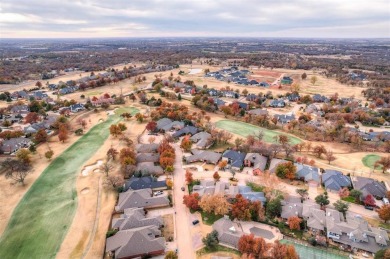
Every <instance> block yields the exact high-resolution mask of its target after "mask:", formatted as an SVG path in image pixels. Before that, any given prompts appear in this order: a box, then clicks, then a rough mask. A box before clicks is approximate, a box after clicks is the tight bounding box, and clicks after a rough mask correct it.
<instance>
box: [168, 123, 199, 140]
mask: <svg viewBox="0 0 390 259" xmlns="http://www.w3.org/2000/svg"><path fill="white" fill-rule="evenodd" d="M197 132H198V128H197V127H194V126H186V127H184V128H182V129H180V130H178V131H176V132H175V133H173V134H172V137H174V138H179V137H181V136H184V135H187V134H191V135H194V134H196V133H197Z"/></svg>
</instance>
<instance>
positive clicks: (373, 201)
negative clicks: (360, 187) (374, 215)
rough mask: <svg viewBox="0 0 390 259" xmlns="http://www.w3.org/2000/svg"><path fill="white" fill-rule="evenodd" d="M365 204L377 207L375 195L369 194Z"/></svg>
mask: <svg viewBox="0 0 390 259" xmlns="http://www.w3.org/2000/svg"><path fill="white" fill-rule="evenodd" d="M364 204H365V205H366V206H371V207H375V205H376V203H375V199H374V197H373V196H372V195H371V194H367V196H366V198H364Z"/></svg>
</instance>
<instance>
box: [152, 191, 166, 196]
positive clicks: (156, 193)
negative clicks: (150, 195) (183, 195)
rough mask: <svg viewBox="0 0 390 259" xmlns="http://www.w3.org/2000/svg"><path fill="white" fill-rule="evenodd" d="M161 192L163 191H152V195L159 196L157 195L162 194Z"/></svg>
mask: <svg viewBox="0 0 390 259" xmlns="http://www.w3.org/2000/svg"><path fill="white" fill-rule="evenodd" d="M163 193H164V192H163V191H158V192H155V193H154V196H159V195H162V194H163Z"/></svg>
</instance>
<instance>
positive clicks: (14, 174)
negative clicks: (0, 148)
mask: <svg viewBox="0 0 390 259" xmlns="http://www.w3.org/2000/svg"><path fill="white" fill-rule="evenodd" d="M13 161H15V160H13ZM9 163H11V165H12V166H9V167H7V171H6V174H5V178H6V179H12V180H14V181H15V182H16V183H21V184H22V185H25V183H24V180H25V179H26V177H27V175H28V174H30V173H31V166H30V164H28V163H24V162H22V161H15V162H11V161H9Z"/></svg>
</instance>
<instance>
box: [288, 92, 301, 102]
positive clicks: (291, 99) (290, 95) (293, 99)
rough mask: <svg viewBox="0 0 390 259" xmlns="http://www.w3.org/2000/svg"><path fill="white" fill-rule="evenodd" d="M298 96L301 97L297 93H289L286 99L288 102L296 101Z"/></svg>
mask: <svg viewBox="0 0 390 259" xmlns="http://www.w3.org/2000/svg"><path fill="white" fill-rule="evenodd" d="M300 98H301V97H300V96H299V94H298V93H292V94H289V95H288V96H287V99H288V100H289V101H290V102H297V101H299V99H300Z"/></svg>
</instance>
